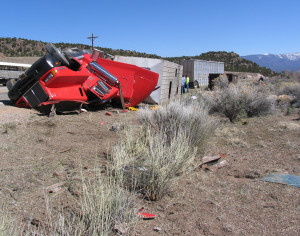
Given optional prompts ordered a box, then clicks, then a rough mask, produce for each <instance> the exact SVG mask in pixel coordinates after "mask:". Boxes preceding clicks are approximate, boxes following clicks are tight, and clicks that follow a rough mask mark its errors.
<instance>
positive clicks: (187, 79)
mask: <svg viewBox="0 0 300 236" xmlns="http://www.w3.org/2000/svg"><path fill="white" fill-rule="evenodd" d="M185 77H186V88H187V92H189V91H190V78H189V77H188V76H187V75H186V76H185Z"/></svg>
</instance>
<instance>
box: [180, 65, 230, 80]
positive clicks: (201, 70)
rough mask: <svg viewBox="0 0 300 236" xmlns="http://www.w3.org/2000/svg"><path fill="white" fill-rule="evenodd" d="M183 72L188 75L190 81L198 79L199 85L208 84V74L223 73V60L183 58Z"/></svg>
mask: <svg viewBox="0 0 300 236" xmlns="http://www.w3.org/2000/svg"><path fill="white" fill-rule="evenodd" d="M181 65H183V74H184V75H186V74H187V75H188V76H189V77H190V81H191V82H193V81H195V80H197V81H198V83H199V85H200V86H202V85H208V76H209V74H224V62H217V61H204V60H183V61H181Z"/></svg>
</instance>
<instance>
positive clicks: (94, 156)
mask: <svg viewBox="0 0 300 236" xmlns="http://www.w3.org/2000/svg"><path fill="white" fill-rule="evenodd" d="M108 110H109V111H110V112H111V113H112V116H108V115H106V112H107V110H99V111H95V112H86V113H80V114H77V113H74V114H69V115H58V116H56V117H53V118H49V117H47V116H42V115H40V114H38V113H37V112H36V111H34V110H28V109H21V108H15V107H12V106H4V105H3V106H1V107H0V139H1V143H0V151H1V162H0V179H1V182H0V195H1V202H2V204H5V205H6V206H8V208H9V210H10V211H11V212H12V214H13V215H14V216H15V217H16V218H19V219H20V220H22V219H23V220H24V219H28V218H35V219H41V220H42V219H43V218H44V216H45V196H46V193H45V188H46V187H47V186H50V185H53V184H55V183H60V182H63V181H65V182H66V183H67V184H66V185H65V186H66V187H65V189H64V191H60V192H59V193H58V194H53V195H49V196H48V197H49V198H50V201H51V202H52V204H53V206H54V209H57V208H60V207H61V206H64V207H72V206H73V204H74V201H75V199H76V193H74V191H73V190H72V184H73V183H74V182H76V181H78V180H80V178H81V177H80V176H81V172H83V173H84V174H85V175H86V176H89V175H93V168H94V167H95V165H97V166H102V167H103V169H105V165H106V159H105V153H106V152H108V147H109V146H110V145H111V144H112V143H114V142H115V141H116V140H117V139H118V135H119V133H118V132H115V131H111V127H112V126H113V125H114V124H115V123H120V124H123V123H125V124H128V125H131V127H132V128H134V126H137V125H138V123H137V121H136V119H135V116H136V113H135V112H134V111H130V112H128V113H124V112H122V110H120V109H113V108H109V109H108ZM296 118H298V116H297V115H296V113H295V112H294V113H293V112H292V114H291V115H290V116H285V115H284V114H282V113H281V112H280V111H279V110H278V111H276V113H275V114H273V115H270V116H267V117H259V118H251V119H246V120H244V121H243V122H238V123H235V124H232V123H230V122H228V121H227V120H226V119H221V122H220V125H219V127H218V129H217V132H216V134H215V135H214V137H213V138H212V140H210V143H209V146H208V148H207V149H206V151H205V152H206V153H205V154H206V155H216V154H224V155H225V159H226V161H227V163H228V165H227V166H225V167H223V168H220V169H217V170H213V171H210V170H205V169H203V168H200V167H199V168H197V169H196V170H195V171H194V172H193V173H191V174H189V175H187V176H184V177H183V178H181V180H180V181H179V182H178V183H177V184H176V185H174V186H173V187H172V190H171V192H170V193H169V194H168V195H167V196H165V197H164V198H163V199H161V200H159V201H156V202H147V201H142V202H141V205H143V206H144V207H145V211H147V212H150V213H153V214H156V218H155V219H153V220H148V221H145V220H142V219H140V220H139V221H138V223H137V226H136V235H159V234H161V235H298V234H299V232H300V224H299V222H300V198H299V196H300V189H299V188H296V187H291V186H287V185H281V184H275V183H267V182H264V181H262V178H263V177H265V176H267V175H268V174H270V173H274V172H276V173H289V174H294V175H300V165H299V164H300V121H299V120H297V119H296ZM101 122H103V124H102V123H101ZM199 158H202V157H199ZM155 227H158V228H160V229H161V231H160V232H155V231H154V228H155Z"/></svg>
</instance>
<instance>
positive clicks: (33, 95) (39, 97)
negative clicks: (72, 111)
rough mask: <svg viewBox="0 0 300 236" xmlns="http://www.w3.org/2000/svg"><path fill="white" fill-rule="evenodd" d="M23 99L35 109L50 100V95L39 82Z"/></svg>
mask: <svg viewBox="0 0 300 236" xmlns="http://www.w3.org/2000/svg"><path fill="white" fill-rule="evenodd" d="M23 97H24V98H25V99H26V101H27V102H28V103H29V105H30V106H31V107H33V108H35V107H37V106H38V105H40V104H41V103H42V102H45V101H47V100H48V99H49V96H48V94H47V93H46V92H45V90H44V89H43V87H42V86H41V85H40V83H39V82H37V83H35V84H34V85H33V86H32V87H31V88H30V89H29V90H28V91H27V92H26V93H25V94H24V95H23Z"/></svg>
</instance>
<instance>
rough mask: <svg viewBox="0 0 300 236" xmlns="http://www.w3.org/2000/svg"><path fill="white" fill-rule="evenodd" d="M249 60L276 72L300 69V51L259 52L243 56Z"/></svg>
mask: <svg viewBox="0 0 300 236" xmlns="http://www.w3.org/2000/svg"><path fill="white" fill-rule="evenodd" d="M242 58H245V59H247V60H249V61H253V62H255V63H257V64H258V65H260V66H264V67H267V68H270V69H272V70H274V71H276V72H281V71H283V70H286V71H293V72H294V71H299V70H300V53H286V54H257V55H248V56H242Z"/></svg>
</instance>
